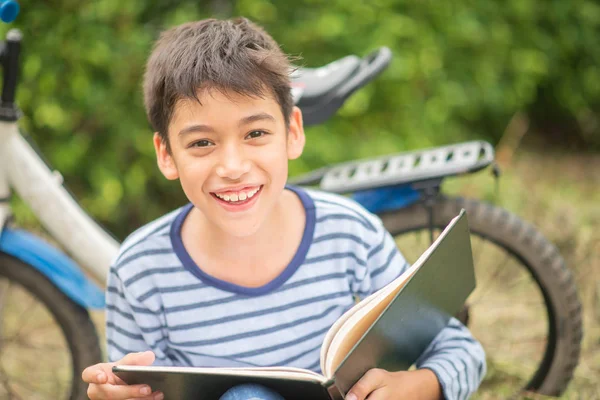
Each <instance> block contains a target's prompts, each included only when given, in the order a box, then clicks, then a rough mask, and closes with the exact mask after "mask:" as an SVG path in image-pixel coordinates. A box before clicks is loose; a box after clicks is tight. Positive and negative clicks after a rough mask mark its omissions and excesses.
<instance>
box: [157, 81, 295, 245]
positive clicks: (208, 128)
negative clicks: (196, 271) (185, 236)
mask: <svg viewBox="0 0 600 400" xmlns="http://www.w3.org/2000/svg"><path fill="white" fill-rule="evenodd" d="M199 99H200V103H201V105H200V104H199V103H198V102H196V101H195V100H182V101H180V102H178V103H177V105H176V106H175V109H174V113H173V117H172V119H171V123H170V125H169V132H168V134H169V142H170V147H171V153H169V152H168V151H167V147H166V143H164V142H163V141H162V140H161V139H160V137H159V136H158V134H155V135H154V146H155V149H156V154H157V159H158V165H159V168H160V170H161V171H162V173H163V174H164V176H165V177H166V178H167V179H177V178H179V180H180V182H181V186H182V188H183V190H184V192H185V194H186V196H187V198H188V199H189V200H190V201H191V202H192V203H193V204H194V206H195V207H196V208H198V209H199V210H200V211H201V212H202V214H203V216H204V218H206V220H207V221H208V222H209V223H210V224H211V225H213V226H214V227H216V228H218V229H220V230H222V231H223V232H226V233H228V234H230V235H232V236H236V237H243V236H248V235H251V234H253V233H255V232H256V231H257V230H258V228H259V227H260V226H261V224H262V222H263V221H265V220H266V219H267V218H268V216H269V214H270V212H271V210H273V209H274V208H275V207H277V206H281V201H282V200H281V198H282V196H281V194H282V192H283V189H284V186H285V183H286V180H287V174H288V160H289V159H295V158H297V157H299V156H300V154H301V153H302V149H303V148H304V140H305V138H304V131H303V128H302V116H301V113H300V110H299V109H297V108H294V111H293V113H292V116H291V118H290V126H289V130H287V129H286V126H285V121H284V118H283V114H282V112H281V108H280V106H279V104H278V103H277V102H276V101H275V100H274V99H273V98H272V97H271V96H265V98H252V97H248V96H243V95H239V94H236V93H227V95H224V94H223V93H221V92H219V91H218V90H209V91H202V92H200V96H199Z"/></svg>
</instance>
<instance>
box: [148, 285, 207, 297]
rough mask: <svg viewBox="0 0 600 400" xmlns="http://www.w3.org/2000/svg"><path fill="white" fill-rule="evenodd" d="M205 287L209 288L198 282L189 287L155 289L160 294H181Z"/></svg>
mask: <svg viewBox="0 0 600 400" xmlns="http://www.w3.org/2000/svg"><path fill="white" fill-rule="evenodd" d="M206 287H209V286H208V285H207V284H205V283H202V282H199V283H192V284H189V285H178V286H167V287H157V289H158V291H159V292H160V293H181V292H187V291H192V290H198V289H203V288H206ZM145 295H146V294H145V293H144V294H143V295H142V296H145Z"/></svg>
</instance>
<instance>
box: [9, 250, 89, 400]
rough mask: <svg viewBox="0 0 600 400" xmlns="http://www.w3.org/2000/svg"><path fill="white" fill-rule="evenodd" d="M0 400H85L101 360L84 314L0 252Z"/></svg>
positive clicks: (27, 267) (29, 269)
mask: <svg viewBox="0 0 600 400" xmlns="http://www.w3.org/2000/svg"><path fill="white" fill-rule="evenodd" d="M0 312H1V313H2V315H1V316H0V398H2V399H71V400H79V399H87V395H86V392H87V385H86V384H84V383H83V381H82V380H81V372H82V371H83V369H84V368H85V367H87V366H89V365H92V364H95V363H98V362H100V361H101V350H100V347H99V343H98V336H97V334H96V329H95V327H94V324H93V323H92V321H91V320H90V317H89V314H88V312H87V311H86V310H85V309H84V308H82V307H80V306H79V305H77V304H75V303H74V302H73V301H71V300H70V299H69V298H68V297H67V296H65V295H64V294H63V293H62V292H61V291H60V290H58V289H57V288H56V286H54V285H53V284H52V283H51V282H50V281H49V280H48V279H47V278H46V277H45V276H43V275H42V274H41V273H39V272H38V271H37V270H35V269H34V268H33V267H31V266H30V265H28V264H25V263H23V262H21V261H19V260H17V259H15V258H13V257H11V256H9V255H7V254H4V253H0Z"/></svg>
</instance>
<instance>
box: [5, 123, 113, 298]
mask: <svg viewBox="0 0 600 400" xmlns="http://www.w3.org/2000/svg"><path fill="white" fill-rule="evenodd" d="M11 187H12V188H14V190H15V191H16V193H17V194H18V195H19V196H20V197H21V198H22V199H23V201H24V202H25V203H26V204H28V205H29V206H30V207H31V209H32V210H33V212H34V213H35V214H36V215H37V217H38V218H39V220H40V222H41V223H42V225H43V226H44V227H45V228H46V229H47V230H48V231H49V232H50V234H51V235H52V237H53V238H55V239H56V240H57V241H58V242H59V243H60V244H61V245H62V246H64V248H65V249H66V251H67V252H68V253H69V254H71V255H73V257H74V258H75V259H76V260H77V261H78V262H79V265H81V266H82V267H83V268H84V269H85V271H87V272H88V273H89V275H91V276H92V277H93V278H94V280H95V281H97V282H98V283H101V284H104V282H105V280H106V276H107V273H108V269H109V266H110V264H111V261H112V260H113V258H114V257H115V256H116V254H117V252H118V248H119V243H118V242H117V241H116V240H115V239H114V238H113V237H112V236H111V235H110V234H108V233H107V232H106V231H105V230H103V229H102V228H101V227H100V226H99V225H98V224H97V223H95V222H94V221H93V220H92V219H91V218H90V217H89V216H88V215H87V214H86V213H85V212H84V211H83V210H82V209H81V207H80V206H79V205H78V204H77V202H76V201H75V200H74V199H73V197H72V196H71V195H70V194H69V193H68V191H67V190H66V189H65V188H64V187H63V185H62V177H61V175H60V174H59V173H58V172H56V171H51V170H50V169H49V168H48V166H47V165H46V164H45V163H44V161H43V160H42V159H41V158H40V157H39V156H38V154H37V153H36V152H35V150H33V148H32V147H31V146H30V145H29V143H28V142H27V141H26V140H25V139H24V138H23V136H21V134H20V133H19V131H18V128H17V124H16V122H0V199H2V200H3V201H2V202H1V203H0V229H1V231H0V233H2V236H0V250H2V251H4V252H6V253H8V254H11V255H12V256H14V257H17V258H19V259H22V260H23V261H25V262H27V263H29V264H31V265H32V266H34V267H35V268H37V269H38V270H39V271H40V272H42V273H43V274H44V275H46V276H47V277H48V279H50V280H51V281H52V282H53V283H55V284H56V285H57V286H58V287H59V288H60V289H61V290H63V292H65V293H66V294H68V295H69V296H70V297H71V298H72V299H73V300H75V301H76V302H77V303H79V304H80V305H82V306H85V307H91V308H98V307H102V306H103V300H99V293H100V294H101V289H100V288H98V285H96V284H95V283H93V282H92V281H90V280H89V279H88V278H87V277H85V275H84V274H83V273H82V272H81V268H80V267H79V266H78V265H77V264H76V263H75V262H73V261H72V260H71V259H70V258H69V257H67V256H66V255H64V254H62V252H60V251H59V250H57V249H55V248H53V247H52V246H50V245H48V244H46V243H45V242H44V241H42V240H41V239H38V238H35V237H34V236H33V235H31V234H27V233H25V232H23V231H15V230H12V229H10V228H7V227H5V223H6V221H7V219H8V218H9V216H10V212H11V210H10V204H9V199H10V188H11ZM102 297H103V296H102Z"/></svg>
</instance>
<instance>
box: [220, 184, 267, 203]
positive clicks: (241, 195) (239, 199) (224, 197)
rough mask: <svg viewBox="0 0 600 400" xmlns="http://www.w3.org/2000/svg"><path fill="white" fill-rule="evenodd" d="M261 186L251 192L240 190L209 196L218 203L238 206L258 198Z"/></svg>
mask: <svg viewBox="0 0 600 400" xmlns="http://www.w3.org/2000/svg"><path fill="white" fill-rule="evenodd" d="M262 188H263V185H260V186H259V187H257V188H254V189H251V190H241V191H239V192H224V193H218V194H217V193H214V192H211V193H210V194H211V195H212V196H213V197H214V198H215V199H216V200H217V201H218V202H220V203H223V204H227V205H233V206H240V205H244V204H247V203H250V202H251V201H252V200H253V199H255V198H256V197H258V195H259V194H260V192H261V191H262Z"/></svg>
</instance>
